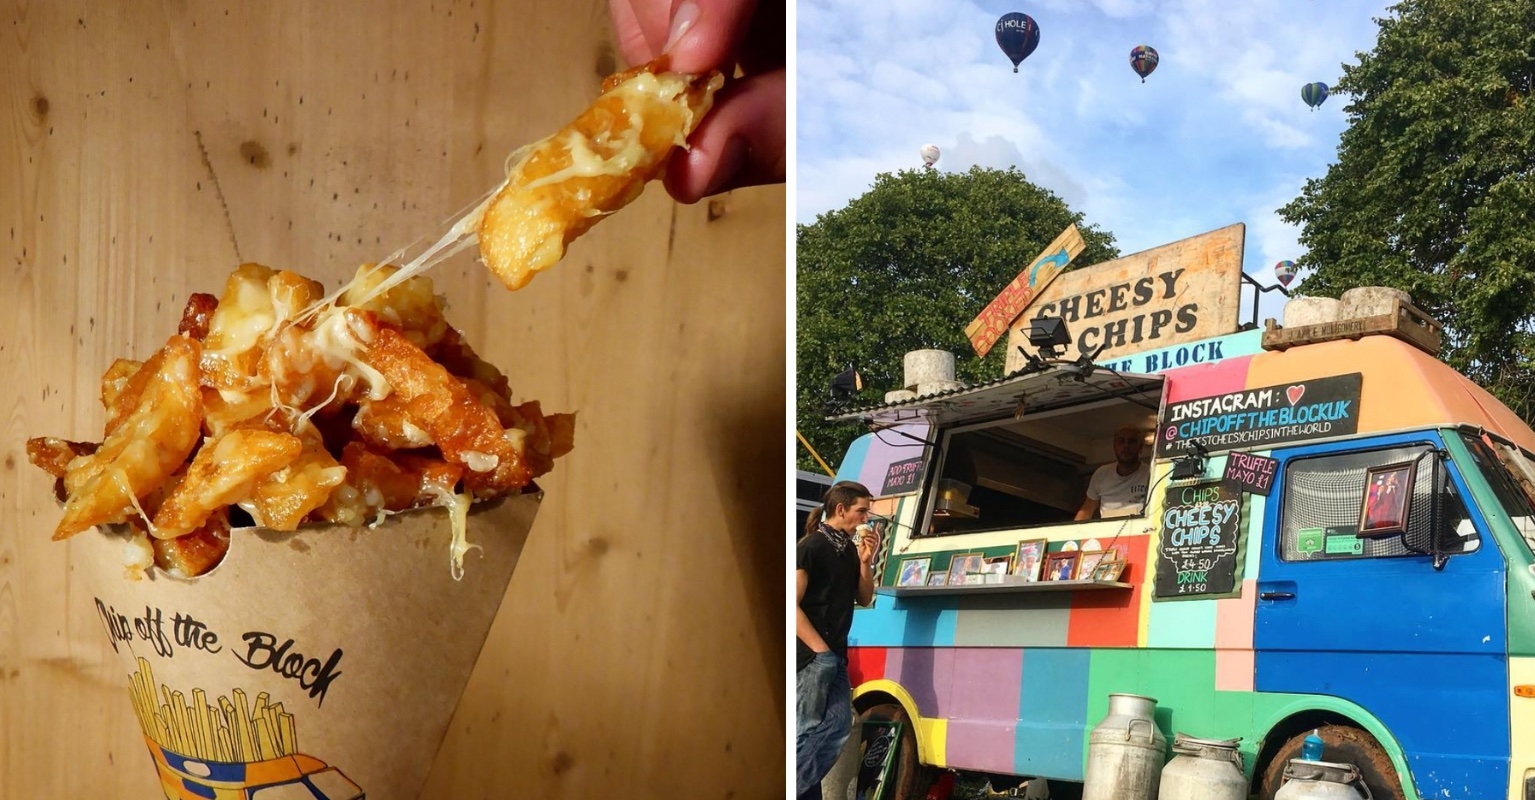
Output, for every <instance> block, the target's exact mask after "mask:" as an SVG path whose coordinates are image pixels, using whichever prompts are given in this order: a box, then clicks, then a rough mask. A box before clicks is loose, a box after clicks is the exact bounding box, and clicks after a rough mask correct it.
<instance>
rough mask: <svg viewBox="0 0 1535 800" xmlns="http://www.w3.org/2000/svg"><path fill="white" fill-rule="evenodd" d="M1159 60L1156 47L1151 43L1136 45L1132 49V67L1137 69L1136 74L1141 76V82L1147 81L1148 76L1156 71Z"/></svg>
mask: <svg viewBox="0 0 1535 800" xmlns="http://www.w3.org/2000/svg"><path fill="white" fill-rule="evenodd" d="M1159 60H1160V58H1159V57H1158V56H1157V51H1156V48H1154V47H1151V46H1149V45H1144V44H1140V45H1136V46H1135V47H1134V48H1133V49H1132V50H1131V51H1130V69H1133V70H1135V74H1137V75H1139V76H1141V83H1145V82H1146V76H1147V75H1150V74H1151V73H1152V72H1155V71H1156V68H1157V61H1159Z"/></svg>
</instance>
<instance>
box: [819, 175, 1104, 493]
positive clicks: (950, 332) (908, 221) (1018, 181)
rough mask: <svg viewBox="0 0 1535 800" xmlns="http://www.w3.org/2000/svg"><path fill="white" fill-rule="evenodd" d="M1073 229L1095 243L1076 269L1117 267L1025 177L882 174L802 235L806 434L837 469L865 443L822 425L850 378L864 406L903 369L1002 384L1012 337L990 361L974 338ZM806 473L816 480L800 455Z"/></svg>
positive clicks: (853, 431) (1088, 230)
mask: <svg viewBox="0 0 1535 800" xmlns="http://www.w3.org/2000/svg"><path fill="white" fill-rule="evenodd" d="M1072 224H1075V225H1077V227H1078V229H1079V230H1080V231H1081V232H1082V238H1083V240H1084V241H1085V243H1086V247H1085V249H1084V250H1083V252H1082V253H1081V254H1080V255H1078V256H1077V258H1076V259H1075V260H1074V261H1073V262H1072V267H1073V268H1075V267H1078V266H1082V265H1089V264H1096V263H1099V262H1102V261H1106V260H1109V259H1113V258H1117V257H1118V255H1119V253H1118V251H1117V250H1116V249H1115V248H1114V237H1113V236H1112V235H1110V234H1108V233H1106V232H1103V231H1100V230H1098V229H1097V228H1096V227H1093V226H1088V225H1084V224H1083V223H1082V215H1081V214H1079V213H1074V212H1072V211H1071V210H1070V209H1069V208H1068V207H1067V206H1066V203H1065V202H1063V201H1062V200H1061V199H1060V198H1058V197H1056V196H1055V195H1054V194H1052V193H1051V192H1049V191H1047V190H1045V189H1042V188H1040V187H1038V186H1035V185H1034V184H1032V183H1030V182H1029V181H1028V180H1027V179H1026V178H1025V177H1024V175H1023V173H1021V172H1019V171H1017V170H1016V169H1008V170H995V169H983V168H980V167H975V168H972V169H971V170H970V171H969V172H965V173H946V172H939V171H936V170H925V169H922V170H911V171H902V172H898V173H896V174H893V175H892V174H881V175H879V176H878V177H877V178H876V179H875V182H874V188H873V189H871V190H870V191H869V192H868V193H866V194H864V195H863V196H861V197H858V198H856V199H854V200H853V201H851V202H850V203H848V205H847V206H846V207H844V208H842V209H839V210H836V211H832V212H829V213H826V214H822V215H821V216H820V217H818V218H817V219H816V221H815V222H814V223H811V224H809V225H800V226H799V227H798V230H797V236H796V240H797V249H796V253H795V259H796V265H797V266H796V274H797V285H796V295H797V296H796V303H795V306H796V313H797V315H798V317H797V324H796V350H795V352H796V356H797V359H798V364H797V366H796V370H795V377H796V391H797V407H796V411H797V416H798V427H799V431H800V433H802V434H803V435H804V436H805V437H806V438H807V439H808V440H809V441H810V442H811V444H812V446H814V447H815V449H816V451H817V452H819V453H820V454H821V456H822V457H823V458H825V459H826V460H827V461H828V462H830V464H831V466H832V467H833V468H836V465H837V461H838V459H839V458H840V457H841V455H842V453H843V452H844V451H845V450H846V448H847V446H848V444H849V443H851V442H852V440H853V439H854V438H856V437H857V436H858V435H859V434H860V433H861V432H862V431H860V430H859V429H857V428H856V427H854V426H833V425H829V424H827V423H825V422H824V421H823V420H824V418H825V416H826V400H827V398H828V389H827V387H828V385H829V384H830V382H831V379H832V377H834V376H835V375H837V373H839V372H842V371H843V370H845V369H847V368H848V367H849V366H853V367H856V368H857V369H858V371H859V372H860V373H862V374H863V376H864V381H865V386H866V387H867V388H866V390H865V391H864V392H863V394H861V395H860V396H859V397H858V398H857V400H856V401H855V402H856V403H858V404H859V405H871V404H876V403H879V402H881V401H882V400H883V398H884V393H885V392H886V391H890V390H893V389H899V388H902V387H901V384H902V381H903V379H904V375H903V363H902V361H903V357H904V356H905V354H906V353H907V352H908V351H911V350H919V349H924V348H935V349H940V350H948V351H950V352H952V353H954V354H955V357H956V358H955V360H956V366H955V376H956V378H957V379H958V380H961V381H964V382H967V383H968V382H978V381H988V380H994V379H996V378H999V377H1001V376H1002V370H1003V362H1004V361H1005V351H1006V349H1007V347H1006V345H1007V340H1006V337H1004V338H1003V339H1002V340H1001V342H1000V343H998V344H997V346H996V347H994V348H993V349H992V351H991V352H990V353H989V354H988V355H987V357H986V358H985V359H984V360H983V359H979V358H977V357H976V355H975V351H974V350H973V349H972V348H971V346H970V342H969V340H968V339H967V338H966V337H965V326H966V325H967V324H968V323H969V322H970V320H972V319H974V318H975V316H976V315H977V314H979V313H980V312H981V310H982V309H984V308H985V307H986V305H987V304H988V303H990V302H991V300H992V298H994V297H996V295H997V293H998V292H1000V291H1001V290H1002V289H1003V288H1004V287H1005V286H1007V284H1008V283H1009V282H1011V281H1012V280H1013V278H1015V277H1017V275H1018V273H1019V272H1021V271H1022V270H1023V269H1024V268H1025V267H1027V266H1028V265H1029V263H1030V261H1031V259H1033V258H1034V257H1035V256H1036V255H1038V254H1039V253H1040V251H1041V250H1043V249H1044V248H1045V246H1046V245H1048V244H1049V243H1050V242H1051V240H1053V239H1054V238H1055V237H1056V236H1058V235H1059V234H1060V233H1061V231H1063V230H1065V229H1066V227H1067V226H1068V225H1072ZM798 453H799V459H798V461H799V464H800V467H801V468H802V469H807V470H815V471H819V467H818V466H817V465H816V464H815V461H814V460H813V459H812V458H811V457H810V455H809V454H808V453H807V452H806V451H805V449H804V448H803V447H800V448H799V449H798Z"/></svg>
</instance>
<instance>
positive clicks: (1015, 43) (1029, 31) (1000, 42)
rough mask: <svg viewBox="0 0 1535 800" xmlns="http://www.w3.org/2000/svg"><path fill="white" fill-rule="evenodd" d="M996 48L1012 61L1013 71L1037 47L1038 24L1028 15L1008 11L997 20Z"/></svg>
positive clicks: (1015, 70) (1016, 69)
mask: <svg viewBox="0 0 1535 800" xmlns="http://www.w3.org/2000/svg"><path fill="white" fill-rule="evenodd" d="M997 46H998V47H1000V48H1002V52H1004V53H1006V54H1007V57H1008V58H1010V59H1012V60H1013V71H1014V72H1017V71H1018V65H1019V64H1021V63H1023V60H1024V59H1025V58H1028V57H1029V54H1030V53H1032V52H1034V48H1036V47H1038V46H1039V24H1038V23H1036V22H1035V21H1034V18H1033V17H1031V16H1029V15H1028V14H1024V13H1021V12H1018V11H1009V12H1008V13H1006V14H1003V15H1002V18H1001V19H999V20H997Z"/></svg>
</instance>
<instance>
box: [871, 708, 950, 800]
mask: <svg viewBox="0 0 1535 800" xmlns="http://www.w3.org/2000/svg"><path fill="white" fill-rule="evenodd" d="M858 719H859V721H860V722H886V721H889V722H899V723H901V744H900V749H899V750H898V751H897V752H896V757H895V763H894V764H893V765H892V766H891V770H890V787H889V788H888V789H887V790H886V791H885V793H884V796H885V798H887V800H924V798H926V797H927V790H928V788H929V787H930V786H931V785H932V782H933V777H934V775H935V774H936V772H935V771H934V770H933V769H931V768H928V767H924V766H922V763H921V762H920V761H918V760H917V732H916V730H915V729H913V728H912V724H911V718H910V717H909V716H907V714H906V709H905V708H903V707H902V706H901V705H900V704H898V703H883V704H880V705H877V706H870V707H869V708H867V709H865V710H864V711H863V713H861V714H859V715H858Z"/></svg>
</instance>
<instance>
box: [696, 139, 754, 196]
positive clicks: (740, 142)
mask: <svg viewBox="0 0 1535 800" xmlns="http://www.w3.org/2000/svg"><path fill="white" fill-rule="evenodd" d="M749 149H750V148H749V147H748V145H747V144H746V140H745V139H742V138H741V137H739V136H732V137H730V138H729V139H728V140H726V141H725V147H724V148H723V149H722V150H720V157H719V161H717V162H715V165H714V175H713V176H711V177H710V178H709V188H707V189H705V190H704V193H703V196H704V197H708V196H710V195H712V194H717V193H718V192H719V191H720V189H722V188H724V186H725V184H726V183H728V182H729V181H730V179H731V178H734V177H735V176H736V173H738V172H740V171H741V167H743V166H745V164H746V155H747V151H748V150H749ZM690 157H691V158H693V159H696V160H698V161H702V160H703V159H704V158H705V157H706V156H705V155H704V154H703V153H699V152H697V151H694V152H693V153H691V154H690Z"/></svg>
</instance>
